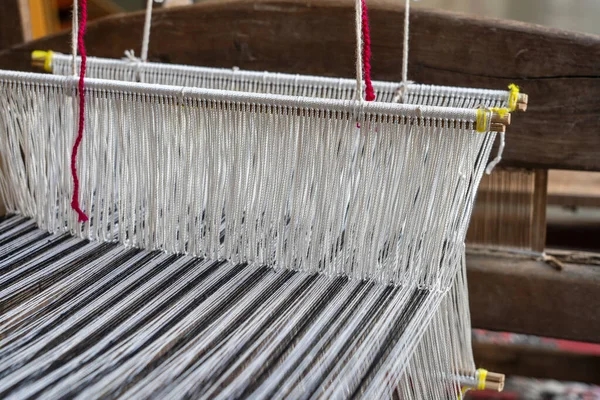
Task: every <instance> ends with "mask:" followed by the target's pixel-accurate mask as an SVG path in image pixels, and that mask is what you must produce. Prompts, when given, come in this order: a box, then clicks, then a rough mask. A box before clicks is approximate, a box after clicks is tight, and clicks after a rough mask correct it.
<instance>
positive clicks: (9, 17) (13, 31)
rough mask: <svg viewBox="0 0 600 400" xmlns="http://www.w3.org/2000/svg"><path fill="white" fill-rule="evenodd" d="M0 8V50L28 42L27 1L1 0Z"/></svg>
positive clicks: (29, 27)
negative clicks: (0, 9)
mask: <svg viewBox="0 0 600 400" xmlns="http://www.w3.org/2000/svg"><path fill="white" fill-rule="evenodd" d="M0 7H1V8H2V11H1V12H0V50H2V49H6V48H8V47H12V46H14V45H17V44H20V43H23V42H25V41H27V40H30V39H31V23H30V20H29V4H28V0H3V1H2V5H1V6H0Z"/></svg>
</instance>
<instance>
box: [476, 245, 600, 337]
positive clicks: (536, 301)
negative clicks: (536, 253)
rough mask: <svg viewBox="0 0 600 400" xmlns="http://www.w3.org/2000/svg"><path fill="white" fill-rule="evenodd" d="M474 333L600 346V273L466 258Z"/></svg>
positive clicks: (502, 257) (592, 268)
mask: <svg viewBox="0 0 600 400" xmlns="http://www.w3.org/2000/svg"><path fill="white" fill-rule="evenodd" d="M467 273H468V280H469V298H470V306H471V320H472V323H473V326H474V327H475V328H482V329H489V330H495V331H504V332H517V333H526V334H531V335H537V336H546V337H554V338H559V339H568V340H577V341H584V342H594V343H600V296H599V295H598V294H599V293H600V267H599V266H598V265H583V264H571V263H565V264H564V269H563V270H561V271H559V270H556V269H554V268H552V267H551V266H550V265H548V264H546V263H544V262H541V261H536V260H533V259H528V258H525V257H523V256H518V255H513V256H511V255H508V254H502V253H497V254H496V255H494V254H472V253H469V252H468V253H467Z"/></svg>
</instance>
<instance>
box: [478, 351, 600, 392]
mask: <svg viewBox="0 0 600 400" xmlns="http://www.w3.org/2000/svg"><path fill="white" fill-rule="evenodd" d="M473 355H474V357H475V364H476V365H477V366H478V367H481V368H485V369H487V370H489V371H494V372H501V373H503V374H507V375H518V376H526V377H531V378H540V379H556V380H561V381H574V382H585V383H591V384H596V385H598V384H600V374H599V373H598V371H600V356H598V355H588V354H581V353H575V352H568V351H565V350H560V349H551V348H544V347H541V346H533V345H524V344H504V343H486V342H483V341H477V340H475V341H473Z"/></svg>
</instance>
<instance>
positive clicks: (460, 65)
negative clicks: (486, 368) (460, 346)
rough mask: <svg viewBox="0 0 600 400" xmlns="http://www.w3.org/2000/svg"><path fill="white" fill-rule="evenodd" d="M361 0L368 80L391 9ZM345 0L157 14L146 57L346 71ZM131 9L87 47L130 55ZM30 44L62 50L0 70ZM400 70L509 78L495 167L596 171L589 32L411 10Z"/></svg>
mask: <svg viewBox="0 0 600 400" xmlns="http://www.w3.org/2000/svg"><path fill="white" fill-rule="evenodd" d="M399 3H400V2H397V1H392V0H371V1H370V2H369V6H370V21H371V32H372V43H373V47H372V49H373V62H372V64H373V76H374V78H375V79H380V80H396V81H397V80H399V79H400V70H401V68H400V64H401V55H402V40H401V39H402V22H403V8H402V6H401V5H400V4H399ZM352 5H353V2H352V1H350V0H319V1H318V2H314V1H309V0H257V1H244V0H227V1H223V0H207V1H204V2H202V3H200V4H196V5H193V6H189V7H181V8H172V9H164V10H157V11H156V13H155V16H154V19H153V26H152V35H151V43H150V58H151V59H152V60H155V61H163V62H170V63H183V64H192V65H205V66H216V67H232V66H238V67H240V68H245V69H252V70H270V71H280V72H291V73H303V74H319V75H329V76H343V77H352V76H353V75H354V41H355V39H354V34H353V21H354V15H353V8H352ZM143 19H144V18H143V13H134V14H127V15H119V16H111V17H108V18H105V19H102V20H99V21H95V22H92V23H90V24H89V28H88V32H87V36H86V38H87V46H88V54H90V55H96V56H104V57H122V55H123V51H124V50H126V49H135V50H136V52H138V53H139V48H140V43H141V36H142V25H143ZM32 49H52V50H57V51H61V52H68V51H69V33H68V32H64V33H62V34H58V35H54V36H51V37H47V38H44V39H42V40H38V41H36V42H32V43H28V44H26V45H24V46H20V47H17V48H14V49H12V50H9V51H5V52H3V53H0V68H7V69H19V70H31V66H30V65H29V53H30V51H31V50H32ZM410 50H411V54H410V69H409V77H410V78H411V79H412V80H414V81H417V82H422V83H431V84H439V85H457V86H470V87H485V88H505V87H506V85H507V84H508V83H511V82H514V83H517V84H519V85H520V86H521V87H522V89H523V91H524V92H526V93H528V94H529V103H530V106H529V108H528V110H527V113H526V114H524V115H517V116H516V117H515V118H513V120H514V122H513V124H512V125H511V127H510V128H509V130H508V136H507V148H506V150H505V153H504V161H503V165H505V166H524V167H533V168H563V169H580V170H600V37H598V36H593V35H584V34H577V33H570V32H563V31H559V30H555V29H549V28H543V27H539V26H533V25H528V24H523V23H519V22H507V21H498V20H492V19H484V18H472V17H467V16H464V15H459V14H454V13H447V12H437V11H427V10H420V9H416V10H414V12H413V13H412V14H411V49H410Z"/></svg>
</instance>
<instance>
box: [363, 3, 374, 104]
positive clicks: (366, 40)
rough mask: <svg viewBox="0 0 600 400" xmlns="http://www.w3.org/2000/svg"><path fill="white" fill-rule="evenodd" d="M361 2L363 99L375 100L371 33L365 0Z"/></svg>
mask: <svg viewBox="0 0 600 400" xmlns="http://www.w3.org/2000/svg"><path fill="white" fill-rule="evenodd" d="M361 2H362V32H363V66H364V69H365V70H364V74H365V86H366V88H365V91H366V93H365V99H366V100H367V101H373V100H375V90H373V82H371V33H370V31H369V14H368V11H367V2H366V0H361Z"/></svg>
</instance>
